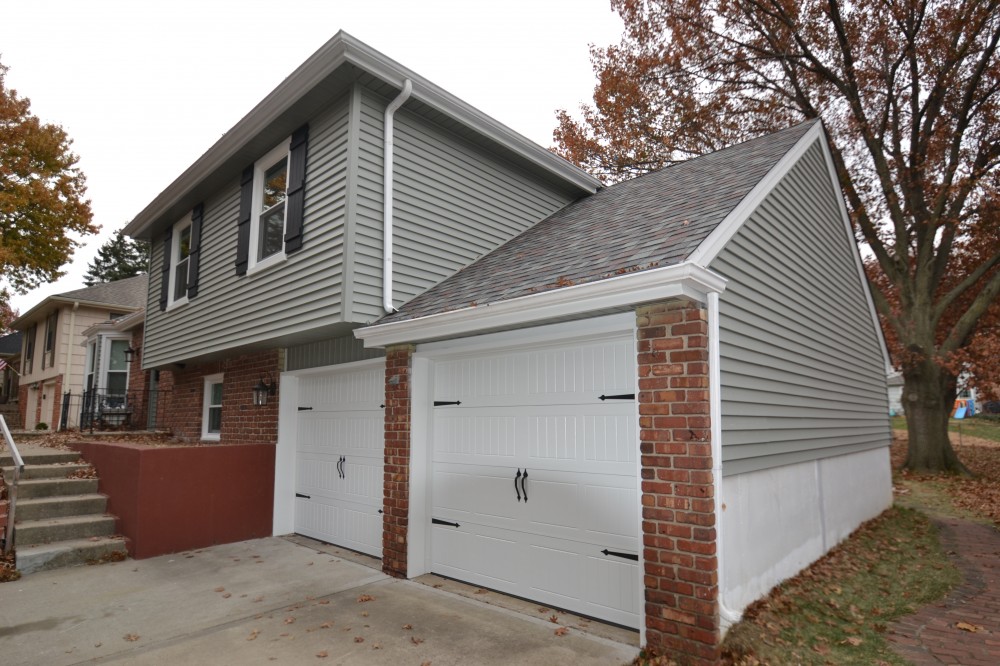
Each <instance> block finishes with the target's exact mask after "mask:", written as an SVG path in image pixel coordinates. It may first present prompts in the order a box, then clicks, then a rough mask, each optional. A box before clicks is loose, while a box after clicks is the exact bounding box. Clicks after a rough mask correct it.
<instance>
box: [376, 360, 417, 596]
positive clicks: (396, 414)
mask: <svg viewBox="0 0 1000 666" xmlns="http://www.w3.org/2000/svg"><path fill="white" fill-rule="evenodd" d="M412 356H413V347H412V346H410V345H400V346H397V347H389V348H388V349H387V350H386V358H385V476H384V479H385V480H384V484H385V488H384V499H383V511H384V512H385V513H383V514H382V525H383V530H382V571H384V572H385V573H387V574H389V575H390V576H396V577H399V578H405V577H406V546H407V540H406V531H407V528H408V525H409V520H408V515H409V508H410V359H411V357H412Z"/></svg>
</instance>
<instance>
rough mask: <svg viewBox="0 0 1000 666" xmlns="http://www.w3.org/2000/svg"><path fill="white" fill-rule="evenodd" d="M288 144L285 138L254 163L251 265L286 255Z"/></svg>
mask: <svg viewBox="0 0 1000 666" xmlns="http://www.w3.org/2000/svg"><path fill="white" fill-rule="evenodd" d="M288 146H289V141H283V142H282V143H281V144H280V145H278V146H276V147H275V148H274V149H272V150H271V152H269V153H268V154H267V155H265V156H264V157H262V158H261V159H259V160H257V162H256V163H255V164H254V175H253V203H252V206H253V208H252V210H253V214H252V216H251V218H250V257H249V259H250V268H253V267H254V266H257V265H261V264H266V263H271V261H279V260H280V259H282V258H284V256H285V214H286V206H285V202H286V199H287V197H288V194H287V189H288ZM269 260H270V261H269Z"/></svg>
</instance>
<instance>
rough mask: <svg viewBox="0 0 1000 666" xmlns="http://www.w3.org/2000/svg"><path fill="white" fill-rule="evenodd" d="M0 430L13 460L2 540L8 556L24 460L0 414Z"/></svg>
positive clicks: (11, 548)
mask: <svg viewBox="0 0 1000 666" xmlns="http://www.w3.org/2000/svg"><path fill="white" fill-rule="evenodd" d="M0 430H2V431H3V438H4V441H6V442H7V448H9V449H10V455H11V457H12V458H13V459H14V474H13V478H12V479H11V482H10V483H8V484H7V529H6V531H5V533H4V538H3V554H4V555H9V554H10V551H12V550H13V549H14V513H15V512H16V510H17V484H18V482H19V481H20V480H21V472H23V471H24V459H23V458H22V457H21V452H20V451H18V450H17V444H15V443H14V438H13V437H11V436H10V429H9V428H8V427H7V421H6V420H5V419H4V417H3V414H0Z"/></svg>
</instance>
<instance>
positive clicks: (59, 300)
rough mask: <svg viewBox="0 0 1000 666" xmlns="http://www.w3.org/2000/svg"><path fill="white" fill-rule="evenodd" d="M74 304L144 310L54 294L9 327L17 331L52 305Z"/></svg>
mask: <svg viewBox="0 0 1000 666" xmlns="http://www.w3.org/2000/svg"><path fill="white" fill-rule="evenodd" d="M76 303H79V304H80V306H81V307H90V308H109V309H114V310H124V311H125V312H137V311H139V310H142V309H144V308H143V307H142V306H134V305H122V304H120V303H107V302H105V301H89V300H86V299H82V298H67V297H65V296H60V295H58V294H56V295H54V296H49V297H47V298H46V299H44V300H43V301H42V302H41V303H39V304H38V305H36V306H35V307H33V308H31V309H30V310H28V311H27V312H25V313H24V314H23V315H21V316H20V317H18V318H17V319H15V320H14V321H12V322H11V323H10V327H11V328H13V329H15V330H17V329H19V328H20V326H21V325H24V324H27V323H30V322H31V321H33V320H34V319H36V318H37V316H38V315H39V314H41V313H42V312H43V311H44V310H46V309H47V307H48V306H50V305H54V304H62V305H74V304H76Z"/></svg>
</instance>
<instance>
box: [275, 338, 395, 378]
mask: <svg viewBox="0 0 1000 666" xmlns="http://www.w3.org/2000/svg"><path fill="white" fill-rule="evenodd" d="M383 356H385V350H384V349H365V346H364V343H363V342H361V341H360V340H358V339H357V338H355V337H354V334H353V333H351V334H348V335H343V336H340V337H337V338H330V339H328V340H319V341H318V342H308V343H305V344H301V345H295V346H294V347H289V348H288V349H287V350H286V352H285V369H286V370H305V369H306V368H321V367H323V366H326V365H340V364H341V363H351V362H352V361H365V360H368V359H371V358H382V357H383Z"/></svg>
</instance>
